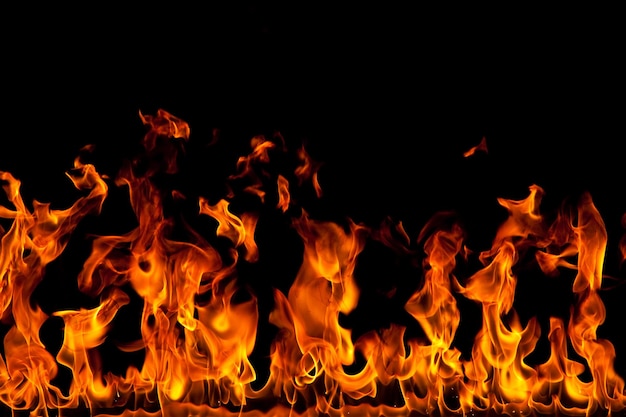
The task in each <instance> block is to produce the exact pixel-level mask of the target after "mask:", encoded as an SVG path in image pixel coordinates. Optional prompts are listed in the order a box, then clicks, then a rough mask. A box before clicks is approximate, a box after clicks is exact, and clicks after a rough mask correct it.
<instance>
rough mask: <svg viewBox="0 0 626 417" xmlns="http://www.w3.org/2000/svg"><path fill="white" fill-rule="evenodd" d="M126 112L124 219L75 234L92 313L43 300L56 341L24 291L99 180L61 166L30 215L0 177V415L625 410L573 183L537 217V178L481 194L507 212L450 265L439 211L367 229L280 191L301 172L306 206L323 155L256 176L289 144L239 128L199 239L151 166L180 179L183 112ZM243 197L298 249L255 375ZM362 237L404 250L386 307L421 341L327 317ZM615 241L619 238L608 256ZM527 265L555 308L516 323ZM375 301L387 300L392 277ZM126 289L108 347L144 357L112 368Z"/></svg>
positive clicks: (97, 196) (600, 238)
mask: <svg viewBox="0 0 626 417" xmlns="http://www.w3.org/2000/svg"><path fill="white" fill-rule="evenodd" d="M140 119H141V120H142V122H143V123H144V124H145V125H146V127H147V133H146V135H145V137H144V139H143V146H144V152H143V153H142V154H140V155H138V156H137V157H136V158H135V159H133V160H131V161H128V163H127V164H126V165H125V166H124V167H123V168H122V169H121V170H120V172H119V173H117V177H116V178H115V179H114V181H113V182H114V185H115V186H117V187H123V188H125V189H127V191H128V198H129V203H130V207H131V208H132V211H133V213H134V216H135V220H136V224H135V226H134V227H131V228H130V230H128V231H127V232H126V233H124V234H122V235H102V236H97V237H94V238H93V239H92V241H91V252H90V254H89V255H88V256H87V258H86V259H85V260H84V262H83V263H82V270H81V271H80V272H79V273H78V275H77V277H76V280H77V287H78V289H79V290H80V291H81V292H82V293H84V294H85V295H86V296H87V297H90V299H93V300H95V306H85V307H84V308H79V309H66V310H60V311H55V312H53V316H55V317H59V320H62V321H63V324H64V328H63V341H62V344H61V346H60V347H59V348H58V351H56V352H54V350H53V349H52V347H50V346H46V345H45V344H44V343H43V342H42V340H41V338H40V332H41V329H42V326H43V325H44V323H45V322H46V321H47V320H48V319H49V318H50V316H49V315H48V314H45V313H44V312H43V311H42V309H41V308H40V307H39V306H38V305H37V304H36V303H35V302H34V298H33V297H32V296H33V293H34V291H35V289H36V288H37V287H38V285H39V284H40V283H41V282H42V280H43V279H44V278H45V277H46V266H47V265H48V264H50V262H52V261H54V260H55V259H57V258H58V257H59V256H60V255H61V254H62V253H63V251H64V249H65V248H66V246H67V243H68V241H69V240H70V238H71V235H72V233H74V232H75V230H76V228H77V226H78V224H79V223H80V222H81V220H82V219H83V218H84V217H85V216H97V215H98V214H99V213H100V212H101V211H102V208H103V203H104V201H105V199H106V197H107V192H108V187H109V185H108V184H107V181H106V180H107V179H108V177H105V176H100V175H99V174H98V173H97V171H96V169H95V167H94V166H92V165H90V164H86V163H84V162H82V161H81V160H80V159H77V160H76V161H75V166H74V168H73V169H72V170H71V171H70V172H69V173H68V176H69V178H70V179H71V181H72V182H73V184H74V186H75V187H76V188H77V189H78V190H81V191H82V192H83V193H84V194H85V195H84V196H83V197H80V198H79V199H77V200H76V201H75V202H74V204H72V205H71V207H69V208H67V209H64V210H57V209H51V208H50V204H48V203H41V202H38V201H34V202H33V204H32V209H31V208H29V207H28V206H27V205H26V204H25V203H24V201H23V200H22V196H21V194H20V181H19V180H18V179H16V178H14V177H13V176H12V175H11V174H10V173H8V172H0V180H1V181H2V184H3V189H4V192H5V194H6V200H7V201H8V203H9V206H10V207H11V208H7V207H5V206H0V218H2V219H6V220H7V221H8V223H10V226H9V227H8V229H6V230H5V229H2V228H0V236H1V249H2V251H1V253H0V277H1V279H2V286H1V288H0V308H1V313H2V314H1V317H2V322H3V323H4V325H5V326H6V327H7V331H6V334H5V336H4V342H3V350H2V354H1V355H0V399H1V401H2V403H3V404H4V405H5V406H6V407H8V409H9V410H11V411H18V410H24V411H25V412H30V413H31V414H32V415H47V414H48V413H50V410H71V409H88V410H89V412H90V413H91V414H92V415H119V414H120V413H122V414H121V415H125V416H157V415H160V416H187V415H206V416H213V415H215V416H217V415H247V416H282V415H284V416H287V415H290V416H292V415H293V416H296V415H301V416H305V415H306V416H311V415H328V416H347V415H367V416H375V415H385V416H405V415H409V414H411V415H427V414H439V415H472V416H474V415H489V413H495V414H504V415H509V416H516V415H531V414H533V413H539V414H542V415H548V414H563V415H568V416H593V415H596V413H598V412H602V413H605V414H607V415H618V413H619V412H623V411H624V410H626V396H625V386H624V380H623V378H622V377H621V376H620V375H618V374H617V373H616V371H615V369H614V366H613V365H614V360H615V356H616V352H615V348H614V347H613V345H612V344H611V342H610V341H608V340H606V339H602V338H599V337H598V336H597V330H598V328H599V326H600V325H601V324H602V323H603V322H604V320H605V318H606V309H605V307H604V304H603V302H602V299H601V298H600V295H599V291H600V290H601V289H602V279H603V264H604V262H605V252H606V247H607V243H608V238H607V232H606V228H605V225H604V222H603V220H602V218H601V216H600V214H599V212H598V210H597V209H596V207H595V205H594V203H593V201H592V199H591V196H590V195H589V194H584V195H582V196H581V198H580V200H579V202H578V204H577V206H576V207H575V208H574V209H573V210H572V209H571V208H570V210H567V208H568V207H564V209H563V210H562V211H561V212H560V213H559V214H558V216H557V217H556V219H555V220H554V221H553V222H552V223H550V222H548V221H547V218H546V216H544V215H543V214H542V213H541V211H540V203H541V199H542V196H543V194H544V190H543V189H542V188H541V187H539V186H538V185H531V186H530V187H529V195H528V197H526V198H525V199H523V200H508V199H499V200H498V202H499V204H500V205H501V206H502V207H503V208H504V209H505V210H507V212H508V213H509V216H508V218H507V219H506V220H505V221H504V222H503V223H502V224H501V225H500V227H499V228H498V230H497V232H496V234H495V236H494V239H493V241H492V245H491V247H490V248H488V249H486V250H484V251H482V252H478V256H477V257H476V258H475V259H473V260H474V261H476V262H478V265H479V267H478V268H477V269H475V270H473V271H471V272H470V273H468V272H467V270H468V265H470V263H469V261H470V260H471V259H470V257H472V256H473V254H474V252H473V251H471V250H469V249H468V248H467V247H466V243H465V231H464V230H463V228H462V226H461V224H460V222H458V221H456V219H455V217H454V216H453V215H451V214H450V213H438V214H436V215H434V216H433V217H432V220H431V221H430V222H428V223H427V224H426V225H425V226H424V227H423V229H422V231H421V233H420V234H419V236H418V237H417V238H416V239H412V238H411V237H410V236H409V235H408V234H407V232H406V231H405V230H404V228H403V226H402V223H401V222H394V221H392V220H389V221H386V222H383V224H381V225H379V226H375V227H374V226H371V225H364V224H357V223H355V222H354V221H352V220H351V219H346V221H345V222H343V223H339V222H334V221H329V220H324V219H317V218H315V217H314V216H312V215H311V214H310V213H309V212H308V211H307V210H305V209H304V208H303V207H299V206H298V201H297V199H295V198H293V197H292V194H291V192H292V191H293V190H294V186H295V187H302V186H303V185H305V184H308V186H309V187H310V190H312V191H313V196H314V197H315V198H318V199H321V198H322V197H323V193H322V188H321V186H320V184H319V180H318V170H319V169H320V167H321V164H319V163H317V162H315V161H314V160H313V159H312V158H311V156H310V155H309V154H308V152H307V151H306V150H305V149H304V147H300V148H298V149H297V151H296V153H295V158H294V160H295V161H296V164H295V166H291V171H289V170H287V171H281V172H277V170H275V169H269V167H270V166H271V163H272V160H273V158H274V156H276V155H280V156H281V158H288V157H289V155H290V154H289V149H288V148H287V146H286V144H285V141H284V138H282V136H280V135H276V136H275V137H274V138H273V139H272V140H270V139H267V138H266V137H264V136H255V137H254V138H252V140H251V142H250V145H251V151H250V153H249V154H248V155H245V156H242V157H241V158H239V160H238V161H237V162H236V165H235V168H236V173H234V174H232V175H230V176H229V177H228V178H227V181H229V182H230V186H229V190H228V192H227V195H225V196H223V198H221V199H217V201H214V202H213V201H210V200H209V199H208V198H205V197H203V196H199V197H198V200H197V205H196V206H195V207H196V208H197V215H198V216H199V218H202V219H205V220H208V222H209V223H210V224H211V225H212V227H213V229H212V234H211V233H206V231H202V232H201V231H200V230H196V229H194V228H193V227H191V226H190V225H189V223H188V222H186V221H184V220H181V217H182V216H177V215H173V214H172V207H176V204H174V203H173V202H180V201H186V200H187V196H185V195H184V194H183V193H182V192H180V191H179V190H176V189H171V190H168V189H166V187H159V186H158V185H157V184H161V182H159V181H158V180H157V179H158V178H162V176H163V175H175V174H176V173H177V172H178V162H179V159H180V158H181V155H184V146H185V142H186V141H188V140H189V138H190V132H191V130H190V128H189V126H188V124H187V123H185V122H184V121H183V120H181V119H179V118H177V117H175V116H173V115H171V114H169V113H168V112H166V111H163V110H159V111H158V112H157V114H156V116H149V115H143V114H140ZM87 150H92V149H91V148H88V149H87ZM477 151H483V152H487V149H486V141H485V139H484V138H483V140H482V141H481V143H480V144H479V145H477V146H476V147H473V148H471V149H470V150H469V151H467V152H466V153H465V154H464V155H465V156H466V157H467V156H471V155H473V154H474V153H475V152H477ZM241 192H243V193H246V194H251V195H252V196H253V198H255V199H256V200H257V202H258V203H259V204H261V205H262V206H264V207H266V206H270V208H271V210H275V213H276V215H278V216H283V218H286V219H288V222H287V224H289V227H290V230H293V231H295V233H296V234H297V237H298V238H299V239H300V242H301V243H302V248H303V252H302V255H301V256H302V259H301V263H300V267H299V269H298V270H297V273H296V274H295V276H294V277H293V281H292V282H291V284H290V285H289V287H288V288H286V289H279V288H272V289H271V294H273V300H271V301H272V307H271V310H270V311H269V314H268V321H269V324H270V325H271V326H273V327H274V328H275V330H276V334H275V336H274V337H273V339H272V342H271V351H270V354H269V358H267V359H268V361H269V369H256V368H255V366H254V364H253V361H252V360H251V356H252V354H253V352H254V349H255V347H256V345H257V342H258V337H259V335H258V333H259V324H260V320H262V315H261V313H260V310H259V295H258V294H257V293H256V292H255V289H254V287H253V286H250V285H248V284H246V283H245V281H243V280H241V279H240V276H239V274H240V271H241V268H243V265H251V264H254V263H256V262H258V261H259V260H261V259H263V256H264V252H263V247H260V246H259V243H258V242H257V239H256V237H255V234H256V233H257V226H258V225H259V224H260V222H262V221H263V217H261V214H260V213H266V212H267V209H264V210H265V211H259V210H258V206H255V208H254V209H250V210H247V209H246V207H245V206H244V205H241V204H239V205H237V204H235V202H236V199H237V197H238V196H239V195H240V193H241ZM165 207H169V209H167V210H166V208H165ZM625 218H626V217H625ZM216 242H218V243H219V245H216ZM372 242H377V243H379V244H382V246H384V247H385V248H387V249H389V250H390V251H392V252H393V253H394V254H395V255H397V256H398V257H404V258H409V259H410V260H411V262H410V264H411V265H412V266H413V273H414V281H415V282H416V283H419V284H418V285H416V290H415V291H414V292H413V293H412V294H406V296H405V298H404V301H405V304H404V311H405V312H406V313H407V314H408V316H409V317H410V318H412V319H413V320H414V321H415V323H416V326H418V327H419V328H420V329H421V330H422V331H423V337H409V336H408V335H407V327H406V325H404V324H400V323H393V322H392V323H390V324H389V326H387V327H383V328H371V329H368V330H367V331H365V332H363V333H362V334H360V335H359V336H358V337H355V336H353V331H352V329H350V328H349V327H346V325H345V324H343V323H342V319H343V318H344V317H347V316H350V315H351V314H352V313H354V312H355V311H356V310H357V309H358V308H359V305H360V304H359V303H360V296H361V292H362V288H361V286H360V284H359V280H358V279H357V278H358V269H357V266H358V265H359V261H360V259H361V256H364V255H363V254H364V250H365V248H366V247H367V245H369V244H370V243H372ZM416 245H419V248H418V249H416V247H415V246H416ZM625 247H626V245H625V244H624V240H622V241H621V246H620V247H619V249H620V250H621V253H622V254H623V256H624V257H626V255H624V254H625V253H626V250H625V249H624V248H625ZM529 259H530V260H531V261H532V262H529ZM520 260H524V261H525V263H524V265H521V264H520ZM459 266H464V267H465V269H464V268H459ZM527 267H530V268H534V269H535V272H538V273H542V274H544V275H545V276H546V279H564V278H563V277H562V276H561V271H563V270H570V271H575V278H574V280H573V283H572V286H571V296H572V299H573V304H572V305H571V310H570V316H569V317H565V318H564V317H550V319H549V329H542V328H541V326H540V323H539V321H538V320H537V319H536V318H534V317H533V318H531V319H530V320H528V321H527V322H526V323H524V322H522V320H521V319H520V317H519V315H518V313H517V312H516V310H515V295H516V291H517V285H518V280H519V279H521V278H520V274H521V273H522V272H523V268H527ZM265 278H266V277H263V276H259V277H258V278H257V279H258V280H259V282H261V283H263V282H265V281H264V279H265ZM380 279H381V280H384V279H385V277H384V276H382V277H380ZM387 296H388V297H399V296H398V294H397V293H396V292H395V289H393V290H392V291H390V292H389V293H388V294H387ZM399 299H402V298H401V297H399ZM461 299H463V300H467V301H468V302H471V303H474V304H475V305H476V306H478V307H479V308H480V312H481V315H482V324H481V327H480V329H479V330H478V331H477V333H476V334H475V336H474V340H473V342H474V343H473V346H472V348H471V350H470V351H468V352H463V351H462V350H461V349H460V348H459V347H458V345H457V344H456V338H457V337H458V335H457V331H458V329H459V326H460V323H461V321H462V318H463V311H462V309H461V308H459V303H458V301H459V300H461ZM133 300H135V301H133ZM136 300H140V301H139V303H141V314H140V315H139V316H138V317H137V318H138V321H139V323H137V325H138V326H137V327H138V329H140V331H139V333H138V334H137V338H136V340H134V341H133V340H131V341H124V342H118V343H117V344H116V346H115V347H116V349H117V350H118V351H119V352H121V353H131V352H140V353H142V354H143V360H142V361H141V363H140V364H137V365H129V366H128V367H127V369H126V370H125V372H123V373H122V374H114V373H112V372H110V371H105V370H104V367H103V366H102V363H103V361H105V360H106V358H105V357H104V354H103V352H102V350H101V347H102V346H103V344H104V343H105V341H106V340H107V337H108V336H109V334H110V332H111V330H112V329H113V328H114V327H115V322H116V319H117V318H118V316H119V315H120V314H121V312H124V311H125V310H124V309H128V308H129V306H130V305H131V304H133V303H136V302H137V301H136ZM381 314H382V313H381ZM542 337H545V338H546V341H547V343H548V344H549V347H550V352H549V357H548V358H547V360H546V361H545V362H543V363H539V364H535V365H533V364H531V361H530V360H529V359H528V358H529V356H530V355H531V354H532V353H533V352H534V351H535V350H536V348H537V344H538V342H539V340H540V339H541V338H542ZM568 346H571V348H572V349H573V352H575V355H572V354H571V351H570V350H569V349H568ZM572 356H576V357H572ZM61 367H63V370H64V371H69V372H70V374H71V381H70V382H69V384H68V386H67V387H65V388H63V387H60V386H58V385H57V384H56V382H57V377H58V375H59V373H60V369H61ZM585 372H588V373H589V374H590V375H591V377H590V379H589V378H586V377H584V376H583V374H584V373H585ZM261 373H264V374H266V375H267V377H266V378H264V379H263V380H260V379H259V376H260V374H261ZM259 381H261V382H262V383H261V384H258V382H259Z"/></svg>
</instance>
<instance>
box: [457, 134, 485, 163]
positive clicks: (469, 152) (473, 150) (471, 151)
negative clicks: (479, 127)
mask: <svg viewBox="0 0 626 417" xmlns="http://www.w3.org/2000/svg"><path fill="white" fill-rule="evenodd" d="M476 152H484V153H488V152H489V151H488V149H487V138H486V137H484V136H483V138H482V139H481V140H480V143H478V145H476V146H472V147H471V148H469V149H468V150H467V151H465V152H463V156H464V157H465V158H469V157H470V156H472V155H474V154H476Z"/></svg>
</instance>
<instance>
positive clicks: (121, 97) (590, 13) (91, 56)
mask: <svg viewBox="0 0 626 417" xmlns="http://www.w3.org/2000/svg"><path fill="white" fill-rule="evenodd" d="M614 15H615V12H614V11H611V10H586V9H573V8H572V9H560V10H545V9H543V10H522V9H520V10H504V9H481V10H473V9H469V8H468V9H447V10H438V11H426V10H419V9H413V8H410V7H408V6H404V7H397V8H396V7H392V6H385V7H384V8H383V9H381V8H377V7H373V6H371V7H365V6H359V7H347V6H344V7H337V6H333V7H321V6H313V5H311V6H305V5H300V6H299V7H297V8H295V7H294V6H282V5H281V6H279V5H276V4H272V3H263V2H262V3H256V4H254V5H251V4H244V3H239V4H237V5H231V6H220V7H218V6H211V7H207V8H204V9H198V10H181V9H176V8H170V7H167V8H153V9H146V10H141V11H134V10H73V14H71V15H69V14H67V13H64V11H61V10H58V9H55V10H29V11H23V12H20V11H17V12H14V13H12V14H10V15H6V16H5V19H6V20H7V22H11V25H8V26H5V28H6V29H5V30H6V34H5V36H3V40H2V45H3V57H4V59H3V63H2V67H3V71H4V75H3V77H2V80H3V81H2V83H1V97H0V99H1V100H2V104H3V106H2V108H3V110H2V113H1V114H0V118H1V121H2V133H1V134H2V138H1V141H0V143H1V144H2V145H1V148H0V170H5V171H9V172H11V173H13V174H14V175H15V176H16V177H18V178H20V179H21V180H22V182H23V193H24V195H25V197H26V201H30V200H31V199H33V198H36V199H38V200H41V201H50V202H52V203H53V205H54V203H56V204H58V206H63V205H64V204H66V202H68V201H71V199H72V198H73V197H75V194H74V193H73V192H72V191H71V190H69V191H68V189H70V187H71V184H70V183H69V182H68V181H67V179H66V177H65V176H64V172H65V171H66V170H67V169H68V168H69V167H71V164H72V161H73V159H74V157H75V156H76V155H77V154H78V151H79V149H80V148H81V147H82V146H84V145H86V144H96V152H95V153H94V155H93V158H94V160H95V162H97V167H98V168H99V171H100V172H101V173H106V174H109V175H111V176H115V172H116V170H117V168H118V167H119V164H120V163H121V161H122V160H124V159H125V158H128V157H131V156H132V155H133V153H134V152H135V151H136V150H137V145H138V143H139V141H140V140H141V137H142V136H143V134H144V132H145V129H144V127H143V126H142V124H141V122H140V119H139V116H138V111H142V112H143V113H145V114H154V113H155V112H156V111H157V109H159V108H162V109H165V110H167V111H169V112H171V113H172V114H174V115H176V116H178V117H180V118H182V119H183V120H186V121H187V122H188V123H189V124H190V126H191V129H192V130H191V132H192V134H191V139H190V143H189V147H190V149H191V152H192V153H191V157H190V158H191V160H192V162H194V163H195V164H196V165H194V168H193V169H190V170H188V171H185V175H187V176H186V177H185V180H188V181H189V182H194V181H196V182H199V183H201V184H203V183H204V184H206V183H205V182H206V181H215V183H216V184H217V183H219V181H221V179H220V175H227V173H232V172H233V171H234V169H235V163H236V159H237V157H238V156H240V155H242V154H244V153H246V152H248V150H249V148H248V142H249V139H250V138H251V137H252V136H254V135H256V134H266V135H268V136H271V134H272V133H273V132H275V131H280V132H281V133H282V134H283V136H284V137H285V139H286V140H287V143H288V146H292V148H293V149H295V148H297V147H298V146H299V145H300V144H301V143H302V142H305V143H306V144H307V147H308V149H309V150H310V153H311V154H312V156H313V157H314V158H315V159H317V160H319V161H321V162H323V166H322V169H321V171H320V182H321V184H322V187H323V189H324V192H325V194H324V200H323V204H321V206H322V207H323V209H320V210H322V211H321V213H323V214H325V215H327V214H329V213H333V215H335V216H338V217H341V216H344V215H345V216H349V217H351V218H353V219H355V220H357V221H362V222H366V223H368V224H373V225H376V224H378V222H380V221H381V220H382V219H383V218H384V217H385V216H391V217H392V218H393V219H395V220H401V221H402V222H403V223H404V224H405V226H406V228H407V231H408V232H409V235H410V236H411V237H413V238H414V239H415V238H416V236H417V234H418V232H419V230H420V228H421V227H422V226H423V225H424V224H425V223H426V221H427V220H428V219H429V218H430V217H431V216H432V215H434V214H435V213H437V212H439V211H442V210H454V211H456V212H457V213H458V214H459V216H460V217H461V219H462V220H463V222H464V224H465V227H466V230H467V232H468V245H470V247H472V249H474V250H477V251H480V250H484V249H487V248H488V247H489V245H490V242H491V239H492V238H493V236H494V233H495V230H496V228H497V226H498V224H499V223H500V221H502V220H503V219H504V217H505V213H504V212H503V209H501V208H500V207H499V206H498V205H497V202H496V198H497V197H504V198H513V199H522V198H524V197H526V196H527V194H528V187H529V186H530V185H532V184H537V185H540V186H541V187H543V188H544V190H545V191H546V196H545V198H544V205H543V206H542V207H545V209H546V211H548V212H550V211H551V210H555V209H557V208H558V206H559V204H560V203H561V202H562V201H563V200H567V199H571V198H574V199H575V198H576V197H577V196H579V195H580V193H581V192H583V191H589V192H590V193H591V195H592V197H593V199H594V201H595V202H596V205H597V207H598V209H599V210H600V213H601V214H602V216H603V218H604V220H605V222H606V225H607V229H608V232H609V247H608V249H607V266H606V271H607V274H610V275H613V276H616V277H617V278H618V280H617V281H614V280H608V282H607V287H608V286H612V285H616V288H614V289H612V290H610V291H606V292H603V297H604V299H605V301H606V305H607V322H606V324H605V325H604V326H603V327H602V329H603V330H602V331H603V332H604V333H602V335H601V336H605V337H607V338H608V339H609V340H611V341H613V342H614V344H615V345H616V348H617V351H618V355H617V356H618V363H617V366H618V368H619V369H620V370H621V372H620V374H621V375H624V374H626V372H624V370H626V366H625V365H624V361H625V360H626V358H624V357H623V356H624V355H625V354H626V341H624V338H623V335H622V331H621V322H622V319H623V317H624V311H623V306H622V304H621V299H622V298H623V296H624V288H623V286H621V285H619V283H620V282H621V280H623V279H624V269H623V267H620V265H619V259H618V254H617V242H618V241H619V239H620V237H621V236H622V235H623V234H624V229H623V228H622V226H621V224H620V221H621V216H622V215H623V214H624V213H625V212H626V202H625V186H624V174H623V164H624V158H625V153H624V151H622V146H623V145H622V143H623V141H624V137H625V136H624V134H625V129H626V128H625V124H624V116H623V115H624V105H623V97H624V85H623V74H624V68H623V64H622V63H621V61H620V59H619V54H620V51H621V50H622V47H623V43H622V42H620V37H619V35H620V30H619V29H620V28H619V26H617V24H616V23H615V22H614V21H613V16H614ZM70 16H73V17H70ZM214 129H219V131H220V140H221V142H220V143H221V145H220V147H219V148H218V149H220V152H223V154H219V155H216V154H214V153H211V152H212V150H207V149H208V148H207V147H206V146H205V145H206V144H208V143H209V142H210V141H211V139H212V137H213V136H212V135H213V130H214ZM482 137H485V138H486V139H487V144H488V148H489V152H488V154H478V155H476V156H475V157H473V158H463V156H462V153H463V152H464V151H466V150H467V149H469V148H470V147H471V146H474V145H476V144H478V142H479V141H480V140H481V138H482ZM193 152H197V153H193ZM202 157H206V158H208V159H207V162H206V164H205V163H204V162H202ZM209 161H210V162H209ZM194 174H198V175H200V176H199V177H198V176H194ZM208 175H213V176H214V177H213V178H212V179H207V178H208V177H207V176H208ZM205 187H206V185H205ZM201 189H202V190H206V188H201ZM198 192H199V193H202V192H203V191H198ZM99 227H101V226H99ZM118 227H119V228H120V229H123V227H121V226H118ZM261 256H263V255H261ZM274 256H276V255H274ZM272 259H274V258H272ZM296 263H297V262H296ZM265 265H267V264H265ZM285 271H286V272H283V274H285V275H288V272H291V270H290V269H288V268H287V269H286V270H285ZM283 284H284V283H283ZM48 285H50V286H51V287H52V286H53V285H52V284H48ZM539 285H541V282H540V283H539ZM520 287H522V288H527V289H526V290H524V291H526V293H524V294H522V295H521V296H520V299H521V300H523V301H519V303H524V304H518V305H517V307H518V308H520V310H522V311H524V312H525V313H524V314H526V316H530V315H533V314H532V312H533V311H537V312H538V313H537V314H539V315H545V316H547V315H548V314H549V312H552V311H554V310H558V311H560V312H562V311H563V309H564V308H565V307H563V306H564V305H566V304H567V302H565V301H561V302H559V301H555V300H557V298H558V291H562V290H565V291H566V290H567V289H568V287H567V285H565V286H563V287H560V286H559V285H556V284H549V285H547V287H549V288H543V287H542V288H530V289H529V288H528V284H526V287H524V284H520ZM520 291H522V290H520ZM566 297H567V295H566ZM64 302H65V303H67V304H72V303H75V302H71V301H69V300H65V301H59V302H58V303H57V305H58V306H59V307H62V306H64V305H63V304H64ZM555 304H556V305H557V307H555V306H554V305H555ZM53 305H55V304H54V303H53ZM468 314H470V313H468ZM364 317H365V319H367V320H370V321H376V320H377V319H376V318H375V317H370V316H364ZM384 322H385V320H381V323H384ZM352 324H353V325H355V326H357V327H358V325H356V324H355V323H354V321H353V322H352ZM266 330H267V329H266ZM471 330H472V326H470V329H469V330H467V332H468V334H469V333H471ZM268 331H269V330H268ZM459 343H460V344H461V345H463V342H459ZM465 343H468V342H465ZM261 355H262V354H261Z"/></svg>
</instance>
